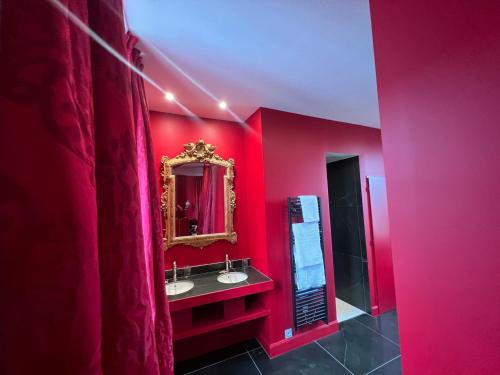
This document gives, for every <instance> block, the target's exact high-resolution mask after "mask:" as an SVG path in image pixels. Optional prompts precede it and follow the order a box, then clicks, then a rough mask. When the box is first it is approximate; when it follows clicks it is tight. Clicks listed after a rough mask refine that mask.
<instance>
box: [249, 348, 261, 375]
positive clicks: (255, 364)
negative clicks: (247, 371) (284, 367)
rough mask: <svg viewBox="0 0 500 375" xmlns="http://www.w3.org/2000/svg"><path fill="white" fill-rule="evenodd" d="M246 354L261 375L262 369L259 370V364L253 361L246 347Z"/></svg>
mask: <svg viewBox="0 0 500 375" xmlns="http://www.w3.org/2000/svg"><path fill="white" fill-rule="evenodd" d="M247 354H248V356H249V357H250V359H251V360H252V363H253V364H254V366H255V368H256V369H257V371H258V372H259V374H260V375H262V371H260V368H259V366H257V363H255V360H254V359H253V357H252V354H250V352H249V351H248V349H247Z"/></svg>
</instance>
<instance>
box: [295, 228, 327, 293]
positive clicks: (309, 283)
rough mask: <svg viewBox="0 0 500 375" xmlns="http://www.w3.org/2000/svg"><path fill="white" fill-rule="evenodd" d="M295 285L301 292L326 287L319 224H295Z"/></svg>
mask: <svg viewBox="0 0 500 375" xmlns="http://www.w3.org/2000/svg"><path fill="white" fill-rule="evenodd" d="M292 231H293V236H294V240H295V246H294V247H293V257H294V260H295V283H296V285H297V289H298V290H299V291H302V290H307V289H311V288H318V287H321V286H323V285H325V283H326V280H325V267H324V265H323V253H322V251H321V240H320V237H319V225H318V223H317V222H316V223H314V222H313V223H294V224H292Z"/></svg>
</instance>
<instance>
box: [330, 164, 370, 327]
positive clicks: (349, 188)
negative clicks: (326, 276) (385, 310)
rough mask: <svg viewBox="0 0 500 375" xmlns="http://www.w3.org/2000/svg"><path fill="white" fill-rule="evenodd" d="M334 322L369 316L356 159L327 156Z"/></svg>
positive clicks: (364, 245)
mask: <svg viewBox="0 0 500 375" xmlns="http://www.w3.org/2000/svg"><path fill="white" fill-rule="evenodd" d="M326 161H327V164H326V168H327V178H328V197H329V208H330V225H331V233H332V249H333V264H334V273H335V295H336V308H337V320H338V321H339V322H341V321H345V320H348V319H352V318H354V317H356V316H359V315H361V314H363V313H365V312H367V313H370V287H369V281H368V260H367V256H366V241H365V228H364V221H363V203H362V199H361V183H360V173H359V158H358V157H357V156H354V155H337V154H329V155H328V156H327V160H326Z"/></svg>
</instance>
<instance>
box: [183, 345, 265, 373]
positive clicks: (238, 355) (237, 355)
mask: <svg viewBox="0 0 500 375" xmlns="http://www.w3.org/2000/svg"><path fill="white" fill-rule="evenodd" d="M257 349H259V348H255V349H252V350H250V352H253V351H254V350H257ZM250 352H249V351H248V350H247V349H245V352H243V353H240V354H236V355H233V356H231V357H228V358H224V359H222V360H220V361H217V362H214V363H211V364H209V365H206V366H203V367H200V368H197V369H196V370H193V371H189V372H186V373H185V374H184V375H190V374H194V373H196V372H198V371H200V370H204V369H206V368H208V367H212V366H215V365H218V364H220V363H222V362H226V361H229V360H230V359H233V358H236V357H240V356H242V355H243V354H248V355H250ZM250 357H251V356H250ZM259 372H260V370H259Z"/></svg>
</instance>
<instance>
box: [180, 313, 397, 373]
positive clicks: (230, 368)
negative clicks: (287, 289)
mask: <svg viewBox="0 0 500 375" xmlns="http://www.w3.org/2000/svg"><path fill="white" fill-rule="evenodd" d="M401 373H402V372H401V355H400V351H399V335H398V320H397V315H396V312H395V311H391V312H388V313H385V314H382V315H380V316H378V317H372V316H370V315H367V314H365V315H361V316H358V317H357V318H354V319H352V320H348V321H346V322H343V323H340V331H339V332H337V333H335V334H333V335H330V336H327V337H324V338H322V339H320V340H318V341H315V342H313V343H310V344H308V345H306V346H303V347H301V348H299V349H296V350H294V351H291V352H288V353H286V354H283V355H281V356H279V357H277V358H275V359H269V357H268V356H267V354H266V353H265V351H264V350H263V349H262V348H261V347H260V345H259V344H258V343H257V342H256V341H255V340H252V341H249V342H244V343H241V344H238V345H235V346H232V347H229V348H226V349H222V350H218V351H216V352H213V353H209V354H207V355H204V356H201V357H198V358H195V359H191V360H189V361H186V362H181V363H179V364H176V366H175V374H176V375H181V374H193V375H209V374H216V375H247V374H253V375H267V374H274V375H282V374H304V375H305V374H321V375H326V374H331V375H337V374H338V375H344V374H347V375H349V374H350V375H366V374H370V375H400V374H401Z"/></svg>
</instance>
